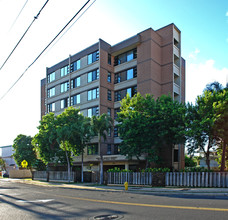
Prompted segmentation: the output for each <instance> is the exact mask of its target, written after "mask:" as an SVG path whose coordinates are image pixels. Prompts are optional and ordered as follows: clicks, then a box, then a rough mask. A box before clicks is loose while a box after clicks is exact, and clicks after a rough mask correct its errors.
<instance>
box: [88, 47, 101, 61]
mask: <svg viewBox="0 0 228 220" xmlns="http://www.w3.org/2000/svg"><path fill="white" fill-rule="evenodd" d="M97 60H99V50H97V51H95V52H93V53H91V54H89V55H88V56H87V61H88V64H91V63H93V62H96V61H97Z"/></svg>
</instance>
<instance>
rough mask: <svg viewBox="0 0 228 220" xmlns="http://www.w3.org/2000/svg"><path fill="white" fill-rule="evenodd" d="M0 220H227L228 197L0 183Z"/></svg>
mask: <svg viewBox="0 0 228 220" xmlns="http://www.w3.org/2000/svg"><path fill="white" fill-rule="evenodd" d="M105 215H106V218H98V217H97V216H105ZM107 216H109V218H108V217H107ZM117 217H118V218H117ZM0 219H4V220H5V219H6V220H11V219H14V220H15V219H17V220H18V219H23V220H24V219H29V220H31V219H56V220H60V219H89V220H91V219H131V220H133V219H136V220H143V219H166V220H170V219H184V220H185V219H191V220H196V219H200V220H204V219H206V220H210V219H213V220H215V219H219V220H222V219H224V220H225V219H226V220H227V219H228V197H227V196H219V197H218V196H217V197H213V196H208V195H204V196H202V195H198V196H197V195H194V196H191V195H183V194H178V193H177V194H173V193H172V194H169V193H166V194H164V193H159V194H151V193H150V194H149V193H147V194H145V193H144V194H141V193H140V194H139V193H130V192H111V191H98V190H88V189H86V190H83V189H75V188H73V189H71V188H60V187H52V186H37V185H29V184H23V183H16V182H9V181H7V180H4V179H0Z"/></svg>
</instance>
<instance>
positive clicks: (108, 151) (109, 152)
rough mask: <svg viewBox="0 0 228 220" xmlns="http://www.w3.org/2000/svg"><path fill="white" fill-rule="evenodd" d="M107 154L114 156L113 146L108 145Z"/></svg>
mask: <svg viewBox="0 0 228 220" xmlns="http://www.w3.org/2000/svg"><path fill="white" fill-rule="evenodd" d="M107 154H112V145H111V144H107Z"/></svg>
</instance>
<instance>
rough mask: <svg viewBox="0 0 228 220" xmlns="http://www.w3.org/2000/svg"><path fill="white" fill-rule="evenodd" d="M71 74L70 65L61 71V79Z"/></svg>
mask: <svg viewBox="0 0 228 220" xmlns="http://www.w3.org/2000/svg"><path fill="white" fill-rule="evenodd" d="M68 73H69V65H67V66H64V67H63V68H61V69H60V74H61V77H63V76H66V75H67V74H68Z"/></svg>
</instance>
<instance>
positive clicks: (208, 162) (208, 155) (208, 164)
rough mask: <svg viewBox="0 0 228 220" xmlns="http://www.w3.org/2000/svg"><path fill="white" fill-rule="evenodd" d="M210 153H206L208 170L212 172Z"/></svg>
mask: <svg viewBox="0 0 228 220" xmlns="http://www.w3.org/2000/svg"><path fill="white" fill-rule="evenodd" d="M209 157H210V152H209V151H208V152H207V153H206V164H207V169H208V170H210V169H211V168H210V158H209Z"/></svg>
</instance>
